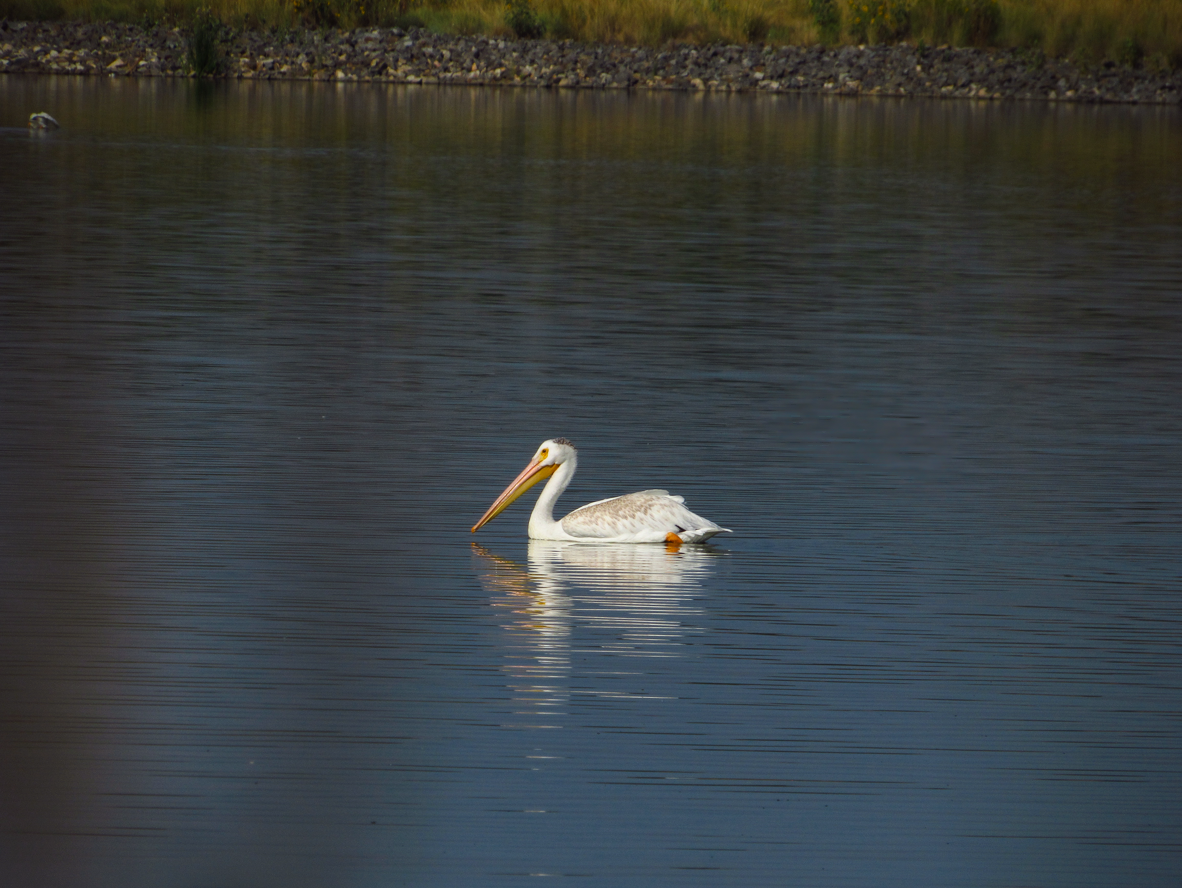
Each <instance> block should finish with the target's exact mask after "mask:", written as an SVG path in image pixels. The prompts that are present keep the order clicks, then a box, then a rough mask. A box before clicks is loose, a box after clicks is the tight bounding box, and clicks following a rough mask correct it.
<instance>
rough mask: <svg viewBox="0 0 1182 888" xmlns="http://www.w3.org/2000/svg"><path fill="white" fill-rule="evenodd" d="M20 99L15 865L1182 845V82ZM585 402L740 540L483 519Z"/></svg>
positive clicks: (746, 873)
mask: <svg viewBox="0 0 1182 888" xmlns="http://www.w3.org/2000/svg"><path fill="white" fill-rule="evenodd" d="M42 110H44V111H48V112H50V113H52V114H53V115H54V116H55V117H57V118H58V119H59V120H60V121H61V122H62V124H63V128H62V129H61V130H59V131H57V132H54V133H52V134H49V135H48V136H47V137H31V136H30V135H29V134H28V133H27V132H26V131H25V130H24V129H23V126H24V122H25V120H26V119H27V116H28V114H29V113H30V112H32V111H42ZM0 126H2V127H7V128H6V129H0V203H2V222H0V498H2V499H0V505H2V509H0V881H2V882H3V884H6V885H22V886H30V888H36V886H51V888H58V886H62V888H73V886H79V888H92V886H100V888H101V886H118V888H138V886H145V888H147V886H153V888H154V886H161V885H169V886H186V888H188V886H192V888H228V886H285V888H301V886H317V888H319V886H360V888H371V886H374V888H376V886H382V888H385V886H394V885H397V886H403V885H406V886H502V885H503V886H515V885H529V884H535V883H539V882H547V881H563V880H566V881H570V882H573V883H574V884H578V885H588V886H592V885H596V886H650V885H667V886H684V885H727V886H732V885H733V886H764V885H794V886H868V888H869V886H875V888H877V886H909V888H910V886H917V885H933V886H958V888H959V886H989V888H994V886H1070V888H1080V886H1085V888H1086V886H1127V885H1138V886H1166V885H1175V884H1177V882H1176V880H1177V878H1178V873H1179V872H1180V871H1182V556H1180V552H1182V529H1180V527H1182V525H1180V521H1182V410H1180V409H1179V405H1180V403H1182V395H1180V393H1182V295H1180V293H1182V115H1180V114H1179V112H1178V111H1177V110H1176V109H1141V108H1123V107H1122V108H1089V107H1082V106H1081V107H1074V106H1041V105H1038V106H1034V105H1031V106H1025V105H1001V104H990V103H983V104H972V103H939V102H893V101H887V102H871V101H861V102H859V101H836V100H832V101H831V100H821V99H792V98H775V97H763V96H761V97H746V96H745V97H729V98H728V97H723V96H710V97H706V98H702V97H696V96H686V95H663V94H654V95H633V96H629V95H623V94H612V95H591V94H587V93H581V94H573V93H558V92H527V91H509V90H505V91H498V90H492V89H488V90H465V89H435V88H426V89H414V88H409V89H392V88H389V89H387V88H383V87H376V86H374V87H369V86H353V87H348V88H337V87H335V86H328V85H309V84H295V85H282V86H275V87H267V86H265V85H251V86H236V85H218V86H214V87H212V88H209V89H205V90H198V89H195V88H194V86H193V85H192V84H187V83H171V82H168V83H166V82H162V81H159V82H150V81H149V82H135V81H126V80H111V81H100V80H72V79H66V78H57V79H53V78H41V79H23V78H19V77H15V76H9V77H6V78H0ZM557 435H566V436H568V437H570V438H572V439H574V441H575V442H576V443H577V444H578V445H579V448H580V472H579V475H578V477H577V478H576V479H575V482H574V484H573V486H572V488H571V490H570V491H568V493H567V494H566V495H565V496H564V498H563V500H562V502H561V503H560V505H565V506H568V507H573V506H575V505H579V504H581V503H585V502H588V501H590V500H593V499H599V498H601V497H604V496H609V495H613V494H616V493H624V492H628V491H631V490H639V489H643V488H647V487H668V488H669V489H670V490H672V491H673V492H675V493H680V494H682V495H684V496H685V497H686V498H687V501H688V503H689V505H690V506H691V507H692V508H693V509H694V510H695V511H698V512H700V513H701V514H703V515H706V516H707V517H709V518H712V519H714V520H715V521H717V522H719V523H720V524H723V525H726V526H728V527H731V528H734V530H735V533H734V534H733V535H731V536H726V537H720V538H718V539H717V540H716V542H715V544H714V545H711V546H709V547H700V548H699V547H687V548H686V549H684V550H682V551H681V552H679V553H673V552H668V551H666V550H665V548H664V547H662V546H639V547H637V546H632V547H627V546H625V547H573V548H572V547H563V546H556V545H553V544H549V545H547V544H537V543H534V544H527V541H526V538H525V524H526V518H527V515H528V509H529V503H530V502H532V499H533V496H532V494H531V495H529V496H528V497H527V499H526V500H523V501H522V502H521V503H519V504H518V505H517V506H515V507H513V508H512V509H510V510H509V511H508V512H506V513H505V514H504V515H502V516H501V517H499V518H498V519H496V520H495V521H494V522H493V523H492V524H490V525H489V526H488V527H487V528H485V529H483V530H482V531H481V532H480V533H479V534H477V535H476V537H475V538H474V537H473V535H472V534H470V533H469V530H468V529H469V527H470V526H471V525H472V523H473V522H474V521H475V520H476V519H477V518H478V517H479V516H480V514H481V513H482V512H483V511H484V510H485V508H486V507H487V506H488V505H489V503H490V502H491V501H492V500H493V498H494V497H495V496H496V494H497V493H499V492H500V490H501V489H502V488H503V487H504V485H505V484H506V483H507V482H508V481H509V480H511V479H512V477H513V476H514V475H515V474H516V473H517V472H518V470H519V469H520V468H521V467H522V466H523V465H524V464H525V462H526V460H527V459H528V458H529V456H530V455H531V454H532V452H533V450H534V449H535V448H536V447H537V445H538V443H539V442H540V441H541V440H542V439H543V438H546V437H550V436H557ZM473 539H475V540H476V541H477V543H478V546H475V547H474V546H473Z"/></svg>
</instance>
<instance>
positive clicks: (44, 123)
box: [29, 111, 59, 130]
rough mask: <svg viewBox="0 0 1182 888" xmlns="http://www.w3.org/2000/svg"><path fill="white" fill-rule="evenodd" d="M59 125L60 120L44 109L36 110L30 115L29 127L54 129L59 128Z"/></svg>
mask: <svg viewBox="0 0 1182 888" xmlns="http://www.w3.org/2000/svg"><path fill="white" fill-rule="evenodd" d="M58 126H59V124H58V122H57V121H56V120H54V119H53V118H52V117H50V116H49V115H48V114H46V113H45V112H44V111H35V112H34V113H32V114H30V115H29V129H34V130H52V129H57V128H58Z"/></svg>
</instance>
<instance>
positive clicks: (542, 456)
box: [538, 447, 550, 459]
mask: <svg viewBox="0 0 1182 888" xmlns="http://www.w3.org/2000/svg"><path fill="white" fill-rule="evenodd" d="M549 455H550V448H549V447H543V448H542V452H541V453H539V454H538V459H545V458H546V457H548V456H549Z"/></svg>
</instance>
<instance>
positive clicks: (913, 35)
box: [0, 0, 1182, 69]
mask: <svg viewBox="0 0 1182 888" xmlns="http://www.w3.org/2000/svg"><path fill="white" fill-rule="evenodd" d="M516 2H518V3H526V4H527V5H528V7H529V8H530V9H532V12H533V14H534V15H535V16H536V20H537V22H538V23H539V24H540V25H541V26H542V28H543V29H544V32H545V35H546V36H548V37H550V38H554V39H568V38H569V39H575V40H581V41H589V42H590V41H593V42H603V43H621V44H640V45H650V46H652V45H660V44H663V43H667V42H669V41H678V42H693V43H709V42H724V43H751V42H768V43H795V44H811V43H816V42H818V41H819V40H820V39H821V32H820V29H819V28H818V26H817V22H816V19H815V17H814V14H813V11H812V10H813V9H815V6H814V7H810V0H516ZM814 2H815V0H814ZM833 2H834V3H836V4H837V7H838V9H839V10H840V11H841V13H842V21H843V27H842V30H841V33H840V35H839V38H838V39H839V41H858V40H864V39H873V38H874V37H875V36H876V35H875V33H874V32H870V33H869V35H867V34H866V33H858V32H857V29H856V28H855V27H853V26H852V23H854V22H856V21H857V18H858V15H859V14H860V15H862V16H863V17H864V16H865V15H866V13H857V12H856V10H854V9H853V4H857V5H858V7H859V8H865V7H882V8H884V9H886V8H887V7H890V8H891V10H894V11H897V10H898V9H906V10H907V15H906V16H905V19H904V20H905V21H906V22H907V25H906V27H905V28H904V29H903V30H902V31H900V32H899V33H897V34H895V35H894V37H895V39H909V40H911V41H917V40H923V41H924V42H926V43H929V44H933V45H938V44H943V43H952V44H962V43H977V44H979V45H982V44H984V45H994V46H1006V47H1015V48H1021V49H1024V50H1027V51H1040V52H1043V53H1045V54H1046V55H1048V56H1055V57H1063V56H1071V57H1073V58H1074V59H1075V60H1076V61H1078V62H1080V63H1082V64H1084V65H1088V64H1096V63H1099V62H1100V61H1102V60H1104V59H1113V60H1116V61H1121V62H1124V63H1139V64H1146V65H1149V66H1152V67H1156V68H1159V69H1170V68H1178V67H1182V0H833ZM202 6H205V7H208V8H210V9H211V10H212V11H213V12H214V14H216V15H217V16H218V17H220V18H221V19H222V20H223V21H225V22H227V23H228V24H230V25H232V26H234V27H273V28H280V29H284V28H291V27H298V26H308V25H311V26H321V27H324V26H330V25H333V24H336V25H339V26H341V27H356V26H365V25H386V26H391V25H399V24H400V25H403V26H408V25H417V26H421V27H428V28H430V29H431V30H434V31H439V32H446V33H460V34H475V33H482V34H490V35H497V36H510V35H511V34H512V33H513V32H512V29H511V28H510V26H509V21H510V20H511V18H510V16H509V9H510V7H509V6H508V5H507V4H506V2H505V0H0V17H6V18H10V19H60V18H64V19H75V20H76V19H84V20H99V21H101V20H114V21H125V22H127V21H130V22H147V23H151V22H160V21H164V22H182V23H183V22H187V21H190V20H192V18H193V16H194V15H195V14H196V11H197V9H198V8H200V7H202ZM987 6H991V8H992V10H993V11H992V12H990V13H989V15H994V16H996V22H995V25H996V26H995V27H992V28H991V29H989V31H988V33H987V34H986V36H985V37H984V38H982V36H981V33H980V32H979V31H978V32H977V33H976V36H975V37H974V36H973V34H972V33H970V31H971V29H967V28H965V27H955V26H949V25H948V21H949V19H948V13H949V10H950V9H951V10H952V11H953V12H955V11H956V10H961V11H962V12H963V11H964V10H967V9H970V8H971V7H975V8H981V7H987ZM937 13H938V14H937ZM953 18H955V16H953ZM962 24H963V22H962ZM877 36H879V37H880V39H881V37H882V36H883V35H882V33H881V32H880V33H879V34H878V35H877Z"/></svg>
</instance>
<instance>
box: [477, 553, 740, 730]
mask: <svg viewBox="0 0 1182 888" xmlns="http://www.w3.org/2000/svg"><path fill="white" fill-rule="evenodd" d="M472 550H473V553H474V555H475V562H476V571H477V575H478V577H479V578H480V581H481V584H482V585H483V587H484V589H485V590H486V591H487V592H488V593H489V594H490V596H491V603H492V605H493V606H494V607H497V608H502V609H504V610H505V611H507V612H508V614H509V615H510V622H508V623H507V624H505V629H506V630H507V631H509V632H511V633H514V635H513V636H511V637H510V639H509V640H508V641H507V644H506V652H505V659H506V661H507V662H506V664H505V666H504V668H505V671H506V672H507V673H509V675H510V676H511V679H510V682H509V688H510V689H511V690H512V692H513V701H514V703H516V704H518V705H520V706H522V707H523V708H522V709H520V710H518V711H517V714H518V715H530V716H533V717H535V718H538V717H540V718H541V720H542V721H543V722H547V721H549V720H550V719H552V718H558V717H561V716H563V715H565V714H566V713H565V705H566V702H567V701H568V699H569V697H570V691H569V678H570V673H571V651H572V647H571V636H572V634H573V631H574V628H575V627H576V625H577V626H584V627H587V628H588V629H590V630H592V634H596V633H598V634H601V635H602V634H606V635H607V636H608V638H606V639H605V640H604V641H602V642H601V643H599V644H598V645H592V646H589V647H587V648H586V649H585V650H586V651H595V652H598V653H604V654H614V655H619V656H629V657H677V656H680V652H679V650H678V648H679V647H680V646H681V645H682V644H683V642H682V641H681V639H682V637H683V636H685V635H686V634H690V633H694V632H697V631H699V630H698V629H697V628H696V627H694V626H693V623H692V622H691V619H692V618H694V617H696V616H697V615H699V614H701V612H702V610H701V608H699V607H692V606H690V605H688V604H686V602H687V601H689V600H691V599H692V598H693V597H694V596H695V594H696V593H697V592H698V590H699V589H700V588H701V585H702V582H701V581H702V580H703V579H704V578H705V577H706V576H707V574H708V572H709V571H710V559H711V558H713V557H716V556H717V555H718V552H717V551H716V550H714V549H711V548H710V547H708V546H685V547H682V548H681V549H680V550H678V551H670V550H668V549H666V548H665V547H664V546H655V545H638V544H632V545H627V544H618V543H616V544H612V543H581V542H569V541H552V540H530V542H529V550H528V559H529V561H528V567H522V566H521V565H520V564H518V563H517V562H514V561H510V560H508V559H504V558H500V557H498V556H496V555H493V554H492V553H490V552H489V551H488V550H487V549H485V548H483V547H482V546H479V545H477V544H475V543H474V544H473V545H472ZM613 696H615V695H614V694H613ZM532 726H533V727H547V728H553V727H559V725H556V724H534V725H532Z"/></svg>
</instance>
